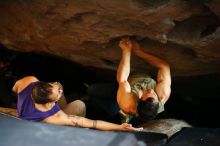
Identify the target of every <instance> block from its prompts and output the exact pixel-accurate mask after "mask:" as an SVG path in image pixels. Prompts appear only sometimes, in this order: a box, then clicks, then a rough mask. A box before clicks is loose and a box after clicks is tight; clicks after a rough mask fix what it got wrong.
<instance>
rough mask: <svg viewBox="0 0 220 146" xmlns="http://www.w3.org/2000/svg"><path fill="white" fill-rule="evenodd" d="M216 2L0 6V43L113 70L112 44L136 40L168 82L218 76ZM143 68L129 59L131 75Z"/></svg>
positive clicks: (68, 0)
mask: <svg viewBox="0 0 220 146" xmlns="http://www.w3.org/2000/svg"><path fill="white" fill-rule="evenodd" d="M219 10H220V1H218V0H211V1H209V0H201V1H196V0H157V1H154V0H111V1H105V0H74V1H73V0H43V1H39V0H1V1H0V18H1V19H0V43H1V44H2V45H4V46H5V47H6V48H8V49H13V50H17V51H22V52H31V51H33V52H43V53H48V54H52V55H55V56H60V57H62V58H66V59H69V60H71V61H74V62H77V63H80V64H83V65H85V66H93V67H99V68H105V69H110V70H116V69H117V66H118V63H119V60H120V49H119V48H118V45H117V43H118V40H119V38H120V37H121V36H124V35H129V36H136V38H137V39H138V41H139V42H140V43H141V46H142V48H143V49H144V50H145V51H149V52H151V53H153V54H156V55H158V56H160V57H162V58H165V59H167V60H168V62H169V63H170V64H171V67H172V74H173V76H191V75H203V74H209V73H220V70H219V67H220V49H219V47H220V27H219V26H220V21H219V17H220V11H219ZM146 66H147V64H146V63H145V62H144V61H142V60H140V59H139V58H137V57H135V56H133V58H132V69H133V70H139V71H143V70H146Z"/></svg>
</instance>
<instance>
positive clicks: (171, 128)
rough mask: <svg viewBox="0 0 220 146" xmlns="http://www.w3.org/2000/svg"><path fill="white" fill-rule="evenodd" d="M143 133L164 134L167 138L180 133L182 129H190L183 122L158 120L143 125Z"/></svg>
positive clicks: (188, 125)
mask: <svg viewBox="0 0 220 146" xmlns="http://www.w3.org/2000/svg"><path fill="white" fill-rule="evenodd" d="M141 126H143V127H144V131H146V132H156V133H163V134H166V135H167V136H168V137H169V138H170V137H171V136H172V135H174V134H175V133H177V132H178V131H180V130H181V129H182V128H183V127H191V125H190V124H188V123H187V122H185V121H183V120H176V119H160V120H152V121H149V122H147V123H145V124H143V125H141Z"/></svg>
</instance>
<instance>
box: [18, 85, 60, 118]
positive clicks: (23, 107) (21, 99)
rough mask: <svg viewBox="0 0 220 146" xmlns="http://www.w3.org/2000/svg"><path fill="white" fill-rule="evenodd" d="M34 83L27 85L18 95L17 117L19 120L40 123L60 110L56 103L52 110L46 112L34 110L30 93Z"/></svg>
mask: <svg viewBox="0 0 220 146" xmlns="http://www.w3.org/2000/svg"><path fill="white" fill-rule="evenodd" d="M35 83H36V82H33V83H31V84H29V85H28V86H27V87H26V88H24V89H23V90H22V91H21V92H20V93H18V102H17V111H18V116H19V118H21V119H25V120H30V121H41V120H43V119H45V118H47V117H49V116H52V115H54V114H55V113H57V112H58V111H59V110H60V108H59V105H58V104H57V103H55V105H54V106H53V108H52V109H50V110H49V111H46V112H42V111H39V110H38V109H36V108H35V105H34V103H33V101H32V98H31V91H32V88H33V86H34V84H35Z"/></svg>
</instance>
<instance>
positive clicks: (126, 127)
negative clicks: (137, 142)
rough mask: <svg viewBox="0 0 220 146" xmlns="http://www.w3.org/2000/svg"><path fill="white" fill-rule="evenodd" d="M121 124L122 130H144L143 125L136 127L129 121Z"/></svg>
mask: <svg viewBox="0 0 220 146" xmlns="http://www.w3.org/2000/svg"><path fill="white" fill-rule="evenodd" d="M120 126H121V130H122V131H143V127H141V128H135V127H132V125H131V124H128V123H123V124H121V125H120Z"/></svg>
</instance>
